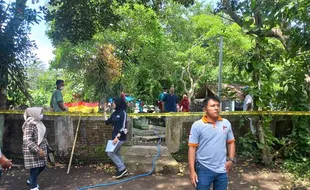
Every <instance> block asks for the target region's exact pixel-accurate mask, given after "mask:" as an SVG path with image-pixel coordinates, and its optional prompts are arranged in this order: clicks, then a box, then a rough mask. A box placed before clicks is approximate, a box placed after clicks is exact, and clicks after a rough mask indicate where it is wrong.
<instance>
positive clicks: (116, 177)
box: [115, 168, 128, 179]
mask: <svg viewBox="0 0 310 190" xmlns="http://www.w3.org/2000/svg"><path fill="white" fill-rule="evenodd" d="M125 176H128V171H127V169H126V168H125V169H124V170H122V171H119V172H117V174H116V176H115V179H120V178H122V177H125Z"/></svg>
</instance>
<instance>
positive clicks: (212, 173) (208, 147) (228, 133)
mask: <svg viewBox="0 0 310 190" xmlns="http://www.w3.org/2000/svg"><path fill="white" fill-rule="evenodd" d="M203 107H204V112H206V115H205V116H203V117H202V119H200V120H198V121H196V122H194V124H193V125H192V127H191V131H190V135H189V142H188V146H189V149H188V163H189V170H190V180H191V183H192V184H193V185H194V186H195V187H196V190H209V189H210V187H211V185H212V183H213V189H214V190H226V189H227V186H228V172H229V171H230V170H231V169H232V166H233V164H234V162H235V139H234V135H233V132H232V127H231V124H230V122H229V121H228V120H227V119H223V118H221V117H220V116H219V112H220V101H219V99H218V98H217V97H208V98H206V99H205V100H204V101H203ZM227 147H228V158H227V157H226V156H227V151H226V150H227V149H226V148H227Z"/></svg>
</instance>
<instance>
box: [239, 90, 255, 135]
mask: <svg viewBox="0 0 310 190" xmlns="http://www.w3.org/2000/svg"><path fill="white" fill-rule="evenodd" d="M242 90H243V96H244V100H243V107H242V109H243V111H253V107H254V106H253V105H254V102H253V98H252V96H251V95H250V94H249V90H250V89H249V87H248V86H246V87H244V88H243V89H242ZM246 118H247V119H249V121H250V129H251V132H252V134H255V133H256V129H255V127H254V125H253V118H251V117H246Z"/></svg>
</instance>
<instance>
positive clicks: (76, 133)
mask: <svg viewBox="0 0 310 190" xmlns="http://www.w3.org/2000/svg"><path fill="white" fill-rule="evenodd" d="M80 122H81V116H80V117H79V122H78V125H77V127H76V132H75V137H74V142H73V147H72V151H71V156H70V161H69V165H68V170H67V174H69V173H70V167H71V163H72V158H73V153H74V148H75V144H76V140H77V136H78V134H79V128H80Z"/></svg>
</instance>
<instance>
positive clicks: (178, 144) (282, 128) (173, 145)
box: [166, 116, 292, 154]
mask: <svg viewBox="0 0 310 190" xmlns="http://www.w3.org/2000/svg"><path fill="white" fill-rule="evenodd" d="M251 117H252V118H253V119H254V122H253V123H254V125H255V121H257V120H258V118H257V116H251ZM200 118H201V116H199V117H167V118H166V144H167V146H168V148H169V150H170V152H171V153H177V152H179V151H183V149H185V151H184V152H185V154H187V149H188V146H187V144H188V138H189V133H190V129H191V126H192V124H193V123H194V122H195V121H196V120H199V119H200ZM224 118H226V119H228V120H229V121H230V123H231V125H232V128H233V133H234V136H235V139H236V141H238V139H239V137H242V136H244V135H245V134H246V133H248V132H250V122H249V120H248V116H247V117H245V116H225V117H224ZM271 130H272V131H273V134H274V135H275V136H276V137H283V136H287V135H288V134H290V133H291V130H292V120H291V117H289V116H277V117H275V118H274V120H273V122H272V123H271Z"/></svg>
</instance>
